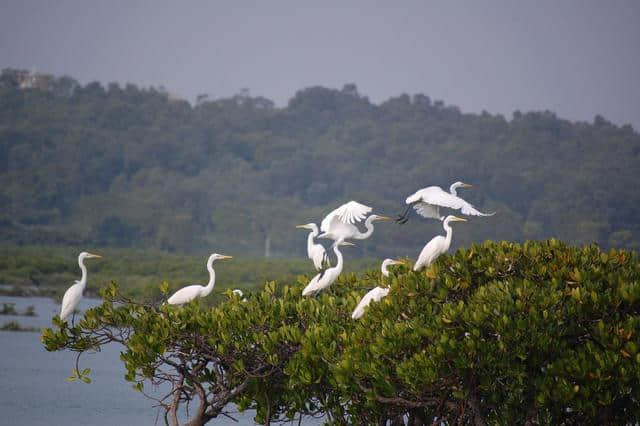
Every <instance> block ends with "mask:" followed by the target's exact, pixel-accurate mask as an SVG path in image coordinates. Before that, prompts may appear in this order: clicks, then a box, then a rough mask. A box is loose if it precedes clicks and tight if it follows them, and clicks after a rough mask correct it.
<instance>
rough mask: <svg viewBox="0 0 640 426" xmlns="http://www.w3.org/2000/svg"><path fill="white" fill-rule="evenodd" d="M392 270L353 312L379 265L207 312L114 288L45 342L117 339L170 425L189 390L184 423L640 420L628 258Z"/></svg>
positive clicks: (632, 267)
mask: <svg viewBox="0 0 640 426" xmlns="http://www.w3.org/2000/svg"><path fill="white" fill-rule="evenodd" d="M394 268H395V269H393V270H392V274H391V277H390V278H389V281H388V282H389V283H390V284H391V292H390V293H389V295H388V296H387V297H386V298H384V299H382V301H381V302H380V303H374V304H373V305H372V306H370V307H369V308H368V310H367V311H366V313H365V315H364V316H363V318H362V319H361V320H359V321H352V320H351V318H350V313H351V311H352V309H353V308H354V307H355V305H356V304H357V302H358V301H359V299H360V298H361V297H362V295H363V294H364V293H365V292H366V291H368V290H369V289H371V288H372V287H373V286H375V285H378V284H379V283H380V281H381V278H380V276H379V272H377V271H372V272H369V273H367V274H364V275H361V276H356V275H354V274H344V275H343V276H342V277H341V278H340V279H339V281H338V282H336V283H335V284H334V285H333V286H332V287H331V288H330V289H329V290H328V291H326V292H324V293H322V294H321V295H320V296H318V297H317V298H302V297H301V296H300V292H301V289H302V288H303V287H304V285H305V284H306V282H307V281H308V278H302V277H301V278H300V279H299V281H298V282H297V283H291V284H290V285H287V286H281V287H278V286H276V284H275V283H268V284H267V285H266V286H265V289H264V290H263V291H262V292H259V293H255V294H252V295H250V296H249V297H248V300H247V301H241V300H240V298H239V297H237V296H235V295H233V294H231V293H228V294H227V297H228V299H227V300H226V301H223V302H222V303H220V304H219V305H217V306H216V307H214V308H204V307H203V306H202V305H201V304H199V303H191V304H189V305H186V306H185V307H183V308H177V307H174V306H167V305H164V306H151V305H140V304H137V303H135V302H133V301H127V300H126V299H123V298H122V297H121V296H119V294H118V290H117V287H116V286H115V285H114V286H110V287H108V288H106V289H105V290H104V292H103V297H104V299H105V302H104V304H103V305H102V306H100V307H97V308H94V309H92V310H89V311H88V312H87V313H86V314H85V317H84V319H83V320H82V321H80V323H79V324H78V326H77V327H76V328H72V329H69V328H68V327H67V325H66V323H64V324H63V323H61V322H60V321H59V320H58V319H54V323H55V325H56V327H55V328H54V329H47V330H45V331H44V332H43V335H42V338H43V342H44V343H45V345H46V347H47V349H48V350H62V349H71V350H75V351H80V352H82V351H86V350H89V349H91V348H95V347H97V346H100V345H102V344H106V343H107V342H109V341H117V342H120V343H122V344H123V345H124V346H125V350H124V352H123V355H122V360H123V361H124V363H125V366H126V368H127V371H128V374H127V376H126V378H127V380H130V381H132V382H134V384H135V387H136V388H138V389H144V386H145V385H144V383H145V382H146V381H152V382H158V381H168V380H169V381H172V383H173V389H174V391H176V393H174V395H176V396H177V398H178V399H175V400H174V399H173V396H171V397H169V398H167V400H166V407H165V408H166V409H167V412H168V416H169V419H170V420H171V413H172V410H174V407H175V406H177V405H178V404H179V403H184V402H185V400H184V399H183V398H186V396H185V395H183V396H180V395H182V394H180V393H178V392H179V391H180V390H184V391H185V393H186V394H187V395H190V396H192V397H194V398H196V400H198V404H201V403H202V405H201V406H200V408H198V409H197V410H195V409H193V408H192V410H193V411H192V412H193V413H195V414H194V415H193V420H192V423H191V424H203V423H204V422H206V421H208V420H210V419H211V418H213V417H215V416H217V415H219V413H221V412H222V411H223V410H224V406H225V405H226V404H227V403H229V402H235V403H236V404H237V405H238V406H239V407H240V408H249V407H253V408H256V409H257V417H256V420H257V421H259V422H261V423H268V422H269V421H274V420H282V419H286V418H298V416H300V415H314V414H318V413H325V414H326V415H327V416H329V419H330V420H331V421H333V422H335V423H336V424H344V423H350V424H381V422H385V421H394V422H396V423H395V424H398V422H400V421H403V420H401V419H402V418H403V416H404V421H409V422H410V423H411V424H421V422H425V423H427V424H430V423H431V422H432V421H433V420H434V418H436V417H437V418H438V419H439V420H438V422H444V423H446V424H458V422H460V423H462V424H476V425H479V424H505V425H507V424H525V423H528V424H535V423H537V424H567V425H572V424H573V425H583V424H633V423H635V422H638V421H640V402H639V401H640V337H639V336H640V262H639V261H638V258H637V256H636V255H635V254H632V253H630V252H627V251H622V250H609V251H602V250H600V249H599V248H598V247H597V246H595V245H591V246H585V247H570V246H567V245H565V244H564V243H562V242H560V241H558V240H549V241H544V242H532V241H528V242H526V243H524V244H516V243H509V242H497V243H493V242H486V243H484V244H482V245H473V246H471V247H470V248H465V249H460V250H458V251H457V252H455V253H454V254H453V255H450V256H449V255H444V256H442V257H441V258H439V259H438V260H437V261H436V262H435V263H434V264H433V265H432V266H431V267H430V268H428V269H427V270H425V271H423V272H420V273H415V272H412V271H410V269H409V267H407V266H399V267H394ZM165 290H166V288H165ZM115 301H124V302H125V303H123V304H120V303H118V304H114V302H115ZM105 326H107V328H105ZM75 371H76V372H78V371H81V369H80V368H79V367H78V366H76V369H75ZM167 372H171V374H172V375H167V374H169V373H167ZM172 401H173V402H172ZM203 401H204V403H203ZM193 404H196V403H193Z"/></svg>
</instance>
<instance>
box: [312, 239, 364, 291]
mask: <svg viewBox="0 0 640 426" xmlns="http://www.w3.org/2000/svg"><path fill="white" fill-rule="evenodd" d="M354 245H355V244H352V243H350V242H348V241H343V240H338V241H336V242H335V243H333V246H332V247H333V252H334V253H335V254H336V258H337V259H338V261H337V262H336V266H334V267H333V268H327V269H325V270H324V271H322V272H320V273H319V274H318V275H316V276H315V277H313V279H312V280H311V281H309V284H307V286H306V287H305V288H304V290H302V295H303V296H315V295H316V294H318V293H319V292H320V291H322V290H324V289H325V288H327V287H329V286H330V285H331V284H333V282H334V281H335V280H336V279H337V278H338V277H339V276H340V273H341V272H342V266H343V260H342V253H341V252H340V250H338V246H354Z"/></svg>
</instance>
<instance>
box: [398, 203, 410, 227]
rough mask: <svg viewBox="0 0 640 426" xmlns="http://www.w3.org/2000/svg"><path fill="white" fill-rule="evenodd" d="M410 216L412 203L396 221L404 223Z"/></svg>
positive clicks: (400, 223)
mask: <svg viewBox="0 0 640 426" xmlns="http://www.w3.org/2000/svg"><path fill="white" fill-rule="evenodd" d="M409 216H411V205H408V206H407V208H406V209H404V211H403V212H402V214H401V215H399V216H398V217H397V218H396V223H398V224H399V225H404V224H405V223H407V222H408V221H409Z"/></svg>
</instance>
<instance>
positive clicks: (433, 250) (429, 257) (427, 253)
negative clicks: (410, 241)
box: [413, 215, 467, 271]
mask: <svg viewBox="0 0 640 426" xmlns="http://www.w3.org/2000/svg"><path fill="white" fill-rule="evenodd" d="M466 221H467V219H463V218H461V217H457V216H453V215H449V216H447V218H446V219H445V220H444V221H443V222H442V227H443V228H444V230H445V231H447V236H446V237H443V236H442V235H437V236H435V237H433V238H432V239H431V241H429V242H428V243H427V244H426V245H425V246H424V248H423V249H422V251H421V252H420V256H418V260H416V263H415V265H413V270H414V271H419V270H420V269H422V268H424V267H426V266H429V265H431V262H433V261H434V260H436V259H437V258H438V256H440V255H441V254H442V253H446V252H447V250H449V246H451V237H452V235H453V232H452V230H451V225H449V222H466Z"/></svg>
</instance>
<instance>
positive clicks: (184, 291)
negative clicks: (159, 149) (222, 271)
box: [167, 253, 233, 305]
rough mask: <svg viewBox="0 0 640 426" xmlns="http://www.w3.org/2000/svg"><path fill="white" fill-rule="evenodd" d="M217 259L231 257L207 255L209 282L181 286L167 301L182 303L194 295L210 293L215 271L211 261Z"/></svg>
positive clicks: (191, 298)
mask: <svg viewBox="0 0 640 426" xmlns="http://www.w3.org/2000/svg"><path fill="white" fill-rule="evenodd" d="M217 259H220V260H225V259H233V257H232V256H226V255H224V254H218V253H213V254H212V255H211V256H209V260H208V261H207V270H208V271H209V284H207V285H206V286H202V285H199V284H194V285H189V286H186V287H183V288H181V289H180V290H178V291H176V292H175V293H173V295H172V296H171V297H170V298H169V299H168V300H167V303H169V304H170V305H183V304H185V303H189V302H191V301H192V300H193V299H195V298H196V297H206V296H207V295H208V294H209V293H211V290H213V286H214V285H215V283H216V272H215V271H214V270H213V261H214V260H217Z"/></svg>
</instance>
